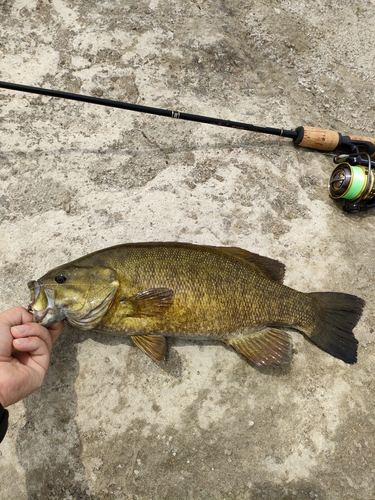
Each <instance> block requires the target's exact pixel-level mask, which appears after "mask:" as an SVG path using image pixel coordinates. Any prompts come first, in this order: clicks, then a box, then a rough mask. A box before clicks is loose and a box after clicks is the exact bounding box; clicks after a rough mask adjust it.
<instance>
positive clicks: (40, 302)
mask: <svg viewBox="0 0 375 500" xmlns="http://www.w3.org/2000/svg"><path fill="white" fill-rule="evenodd" d="M27 286H28V287H29V289H30V295H31V302H30V304H29V305H28V307H27V310H28V311H29V312H31V313H32V314H33V316H34V318H33V321H34V322H35V323H41V324H44V326H47V324H46V323H47V321H45V322H44V323H43V320H44V319H45V317H46V316H47V314H48V312H50V311H51V312H52V311H54V306H55V301H54V292H53V290H50V289H48V288H44V287H43V285H41V284H40V283H39V282H38V281H30V282H29V283H28V284H27ZM48 324H50V322H48Z"/></svg>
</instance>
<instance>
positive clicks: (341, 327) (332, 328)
mask: <svg viewBox="0 0 375 500" xmlns="http://www.w3.org/2000/svg"><path fill="white" fill-rule="evenodd" d="M308 295H310V297H311V298H312V299H313V300H314V301H315V302H316V304H317V310H318V318H317V320H318V321H317V324H316V327H315V329H314V330H313V332H312V333H311V334H310V335H309V336H308V338H309V339H310V340H311V342H313V343H314V344H316V345H317V346H318V347H320V348H321V349H323V351H325V352H328V353H329V354H331V355H332V356H335V357H336V358H339V359H341V360H342V361H345V363H351V364H352V363H355V362H356V361H357V346H358V340H357V339H356V338H355V337H354V334H353V332H352V330H353V328H354V327H355V325H356V324H357V323H358V321H359V319H360V317H361V315H362V310H363V307H364V305H365V301H364V300H362V299H360V298H359V297H356V296H355V295H348V294H346V293H334V292H318V293H310V294H308Z"/></svg>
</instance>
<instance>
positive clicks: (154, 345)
mask: <svg viewBox="0 0 375 500" xmlns="http://www.w3.org/2000/svg"><path fill="white" fill-rule="evenodd" d="M130 338H131V339H132V341H133V342H134V344H135V345H136V346H137V347H139V348H140V349H141V351H143V352H144V353H145V354H147V356H149V357H150V358H151V359H153V360H154V361H163V359H165V356H166V353H167V341H166V340H165V337H163V336H162V335H132V336H131V337H130Z"/></svg>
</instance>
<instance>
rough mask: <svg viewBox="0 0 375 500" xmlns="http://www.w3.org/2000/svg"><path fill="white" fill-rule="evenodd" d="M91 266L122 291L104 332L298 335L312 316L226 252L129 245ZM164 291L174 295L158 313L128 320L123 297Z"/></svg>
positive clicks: (299, 299) (310, 306)
mask: <svg viewBox="0 0 375 500" xmlns="http://www.w3.org/2000/svg"><path fill="white" fill-rule="evenodd" d="M90 260H91V259H90ZM92 262H93V263H95V265H103V264H104V263H105V262H107V265H108V264H109V265H110V267H111V268H112V269H115V270H116V272H117V274H118V276H119V277H120V279H121V284H122V288H120V289H119V291H118V293H117V296H116V299H115V300H114V302H113V304H112V306H111V307H110V308H109V310H108V312H107V314H106V315H105V316H104V317H103V318H102V321H101V322H100V324H99V325H98V326H99V327H100V328H103V329H106V330H108V331H111V332H118V333H120V334H127V335H134V334H136V333H144V334H146V333H148V334H162V335H165V336H182V337H194V336H198V337H199V338H204V337H205V336H206V337H207V338H214V337H215V338H217V339H227V338H229V337H230V335H231V334H232V333H237V332H238V331H244V330H246V332H248V333H250V332H251V331H252V330H253V331H255V330H256V331H258V330H259V329H262V328H264V327H266V326H271V325H275V326H276V325H279V326H280V325H284V326H290V327H295V328H297V329H299V328H303V330H304V331H305V330H308V329H309V326H310V325H309V321H310V323H312V322H313V321H314V313H316V306H315V304H314V301H313V300H312V299H311V298H309V297H308V296H307V295H305V294H302V293H300V292H297V291H295V290H293V289H291V288H288V287H286V286H284V285H282V284H280V283H278V282H276V281H274V280H271V279H269V278H267V277H265V276H263V275H262V274H261V272H260V271H259V270H258V269H257V268H256V267H255V266H254V264H252V263H251V262H250V261H249V260H248V261H245V260H239V259H238V258H237V257H235V256H234V257H232V255H231V253H230V250H228V251H227V253H224V252H220V251H218V250H217V249H216V248H213V249H207V247H198V246H190V245H176V244H174V245H173V246H165V245H164V246H160V247H159V246H156V245H155V244H154V245H152V246H151V245H129V246H126V247H125V246H122V247H118V248H114V249H112V250H108V252H105V251H104V252H99V253H98V254H96V255H95V254H94V256H93V258H92ZM80 264H83V265H84V261H83V262H80ZM164 288H168V289H170V290H172V291H173V301H172V304H171V305H170V306H169V307H168V310H166V311H165V313H163V314H159V315H155V316H154V315H151V316H147V315H141V316H139V317H137V316H136V317H132V316H129V314H128V303H127V301H126V299H124V297H132V296H134V295H135V294H136V293H138V292H139V291H142V290H154V289H164ZM307 310H309V312H307ZM146 313H147V312H146ZM308 316H309V318H308Z"/></svg>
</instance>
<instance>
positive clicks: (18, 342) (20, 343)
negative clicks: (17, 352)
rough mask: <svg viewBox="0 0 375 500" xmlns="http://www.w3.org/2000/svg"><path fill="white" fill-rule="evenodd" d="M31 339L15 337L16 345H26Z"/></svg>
mask: <svg viewBox="0 0 375 500" xmlns="http://www.w3.org/2000/svg"><path fill="white" fill-rule="evenodd" d="M28 341H29V337H21V338H20V339H14V342H15V343H16V345H17V344H18V345H25V344H26V343H27V342H28Z"/></svg>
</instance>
